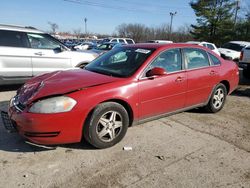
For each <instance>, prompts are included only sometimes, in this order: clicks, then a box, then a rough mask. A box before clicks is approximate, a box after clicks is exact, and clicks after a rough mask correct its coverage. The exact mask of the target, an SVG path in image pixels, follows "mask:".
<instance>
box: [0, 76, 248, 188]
mask: <svg viewBox="0 0 250 188" xmlns="http://www.w3.org/2000/svg"><path fill="white" fill-rule="evenodd" d="M17 88H18V87H16V86H11V87H2V88H1V90H2V91H1V92H0V109H1V110H6V109H7V104H8V100H9V99H10V98H11V97H12V96H13V95H14V94H15V90H16V89H17ZM249 110H250V80H243V81H241V84H240V86H239V88H238V89H237V90H236V91H235V92H234V93H233V94H232V95H230V96H228V98H227V102H226V105H225V106H224V109H223V110H222V111H220V112H219V113H217V114H208V113H204V112H201V111H199V110H192V111H188V112H184V113H180V114H176V115H173V116H169V117H166V118H162V119H159V120H156V121H151V122H148V123H144V124H141V125H138V126H134V127H131V128H129V129H128V132H127V135H126V136H125V138H124V139H123V140H122V142H120V143H119V144H117V145H116V146H114V147H112V148H108V149H104V150H96V149H94V148H93V147H91V146H90V145H88V144H86V143H81V144H80V143H79V144H70V145H62V146H57V147H55V148H42V147H35V146H32V145H30V144H27V143H25V140H24V139H23V138H21V137H20V136H19V135H18V134H16V133H7V132H6V131H5V130H4V128H3V126H2V122H1V120H0V169H1V170H0V187H1V188H2V187H3V188H6V187H11V188H13V187H71V188H73V187H143V188H144V187H164V188H165V187H185V188H187V187H199V188H200V187H211V188H212V187H227V188H228V187H232V188H233V187H240V188H243V187H244V188H248V187H249V188H250V115H249ZM124 146H131V147H132V150H131V151H124V150H123V149H122V148H123V147H124Z"/></svg>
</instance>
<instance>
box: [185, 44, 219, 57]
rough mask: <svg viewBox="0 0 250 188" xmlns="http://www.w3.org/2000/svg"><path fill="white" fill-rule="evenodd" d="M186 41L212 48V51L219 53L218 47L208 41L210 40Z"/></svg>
mask: <svg viewBox="0 0 250 188" xmlns="http://www.w3.org/2000/svg"><path fill="white" fill-rule="evenodd" d="M186 43H188V44H196V45H200V46H204V47H207V48H209V49H210V50H212V51H213V52H214V53H216V54H218V55H220V52H219V49H218V48H217V47H216V45H215V44H213V43H210V42H198V41H188V42H186Z"/></svg>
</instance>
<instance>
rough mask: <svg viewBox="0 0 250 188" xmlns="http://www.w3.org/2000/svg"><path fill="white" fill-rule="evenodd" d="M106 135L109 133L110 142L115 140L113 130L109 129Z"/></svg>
mask: <svg viewBox="0 0 250 188" xmlns="http://www.w3.org/2000/svg"><path fill="white" fill-rule="evenodd" d="M108 133H109V137H110V140H113V139H114V138H115V130H114V129H110V130H109V131H108Z"/></svg>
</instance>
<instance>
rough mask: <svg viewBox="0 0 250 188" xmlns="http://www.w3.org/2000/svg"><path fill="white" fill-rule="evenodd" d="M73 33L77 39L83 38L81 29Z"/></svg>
mask: <svg viewBox="0 0 250 188" xmlns="http://www.w3.org/2000/svg"><path fill="white" fill-rule="evenodd" d="M73 33H74V35H75V36H76V38H80V36H81V29H80V28H78V29H74V30H73Z"/></svg>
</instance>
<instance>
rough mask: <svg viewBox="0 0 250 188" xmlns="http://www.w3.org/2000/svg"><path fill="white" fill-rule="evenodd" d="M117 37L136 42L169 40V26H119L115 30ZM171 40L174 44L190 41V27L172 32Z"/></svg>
mask: <svg viewBox="0 0 250 188" xmlns="http://www.w3.org/2000/svg"><path fill="white" fill-rule="evenodd" d="M116 31H117V35H118V36H120V37H130V38H133V39H134V40H135V41H136V42H145V41H149V40H157V39H158V40H169V37H170V25H169V24H162V25H160V26H158V27H147V26H145V25H142V24H121V25H119V26H118V27H117V28H116ZM171 39H172V40H173V41H175V42H185V41H187V40H191V39H192V36H191V35H190V26H187V25H185V26H182V27H180V28H178V29H177V32H174V31H173V32H172V34H171Z"/></svg>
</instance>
